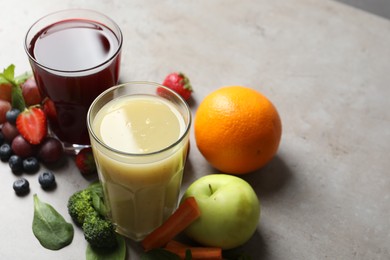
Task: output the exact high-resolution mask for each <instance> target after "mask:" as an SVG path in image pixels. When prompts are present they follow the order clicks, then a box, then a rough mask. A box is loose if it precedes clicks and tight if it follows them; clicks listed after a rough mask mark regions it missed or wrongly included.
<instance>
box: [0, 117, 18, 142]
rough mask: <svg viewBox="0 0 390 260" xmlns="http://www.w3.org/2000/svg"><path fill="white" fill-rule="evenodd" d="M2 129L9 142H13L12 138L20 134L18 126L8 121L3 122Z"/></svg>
mask: <svg viewBox="0 0 390 260" xmlns="http://www.w3.org/2000/svg"><path fill="white" fill-rule="evenodd" d="M1 131H2V133H3V135H4V139H5V141H6V142H8V143H12V140H14V138H15V137H16V136H18V135H19V131H18V129H17V128H16V126H14V125H13V124H11V123H10V122H8V121H7V122H5V123H4V124H3V128H2V129H1Z"/></svg>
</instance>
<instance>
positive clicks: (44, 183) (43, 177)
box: [38, 172, 56, 189]
mask: <svg viewBox="0 0 390 260" xmlns="http://www.w3.org/2000/svg"><path fill="white" fill-rule="evenodd" d="M38 182H39V184H41V187H42V188H43V189H50V188H53V187H54V186H55V184H56V179H55V177H54V174H53V173H52V172H43V173H41V174H40V175H39V177H38Z"/></svg>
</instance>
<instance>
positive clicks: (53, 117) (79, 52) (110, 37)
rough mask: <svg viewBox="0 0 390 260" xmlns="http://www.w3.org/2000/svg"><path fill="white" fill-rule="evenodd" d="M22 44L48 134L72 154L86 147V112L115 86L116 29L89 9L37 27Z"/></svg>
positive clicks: (117, 60) (54, 17) (56, 16)
mask: <svg viewBox="0 0 390 260" xmlns="http://www.w3.org/2000/svg"><path fill="white" fill-rule="evenodd" d="M24 44H25V50H26V53H27V55H28V58H29V61H30V64H31V67H32V70H33V73H34V77H35V79H36V82H37V85H38V88H39V90H40V92H41V94H42V95H43V96H44V97H45V101H44V109H45V110H46V112H47V113H46V114H47V116H48V121H49V125H50V129H51V130H52V132H53V133H54V134H55V135H56V136H57V137H58V138H59V139H60V140H61V141H62V142H63V143H64V146H65V149H67V150H68V151H69V152H70V153H73V152H75V150H77V149H81V148H82V147H84V146H89V143H90V141H89V135H88V131H87V127H86V116H87V111H88V108H89V106H90V105H91V103H92V101H93V100H94V99H95V98H96V97H97V96H98V95H99V94H100V93H101V92H103V91H104V90H106V89H108V88H109V87H112V86H114V85H116V84H117V83H118V78H119V65H120V55H121V47H122V33H121V30H120V28H119V27H118V25H117V24H116V23H115V22H114V21H113V20H111V19H110V18H109V17H107V16H105V15H103V14H101V13H98V12H95V11H92V10H85V9H69V10H63V11H59V12H55V13H52V14H49V15H47V16H44V17H42V18H41V19H39V20H38V21H37V22H35V23H34V24H33V25H32V26H31V28H30V29H29V30H28V32H27V34H26V38H25V42H24Z"/></svg>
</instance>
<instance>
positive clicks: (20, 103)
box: [11, 85, 26, 111]
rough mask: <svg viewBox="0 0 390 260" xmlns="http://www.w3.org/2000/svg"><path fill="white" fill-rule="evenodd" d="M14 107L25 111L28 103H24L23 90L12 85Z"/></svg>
mask: <svg viewBox="0 0 390 260" xmlns="http://www.w3.org/2000/svg"><path fill="white" fill-rule="evenodd" d="M11 97H12V107H13V108H17V109H19V111H23V110H24V109H25V108H26V103H25V102H24V98H23V93H22V88H21V87H19V85H12V93H11Z"/></svg>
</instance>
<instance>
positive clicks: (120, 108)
mask: <svg viewBox="0 0 390 260" xmlns="http://www.w3.org/2000/svg"><path fill="white" fill-rule="evenodd" d="M92 129H93V131H94V132H95V134H96V135H97V136H98V138H99V139H100V140H102V141H103V142H104V143H105V144H106V145H108V146H110V147H111V148H113V149H115V150H118V151H121V152H125V153H131V154H132V155H125V154H121V153H116V152H114V151H112V150H105V149H100V148H99V147H97V146H99V144H97V143H94V142H92V146H93V148H94V156H95V159H96V162H97V165H98V170H99V178H100V180H101V182H102V184H103V187H104V190H105V198H106V201H107V204H108V205H109V206H110V216H111V218H112V220H113V222H114V224H116V226H117V231H118V232H119V233H121V234H123V235H125V236H128V237H130V238H132V239H134V240H141V239H142V238H143V237H145V236H146V235H147V234H148V233H150V232H151V231H152V230H154V229H155V228H156V227H158V226H159V225H161V224H162V222H163V221H164V220H165V219H166V218H167V217H168V216H169V215H170V214H171V213H172V212H173V211H174V210H175V208H176V206H177V201H178V196H179V192H180V186H181V180H182V175H183V168H184V164H185V160H186V155H187V149H188V135H187V136H186V137H185V138H186V139H185V140H184V141H183V142H180V143H179V145H177V144H176V145H172V144H175V143H176V142H177V141H178V140H179V138H180V137H181V136H182V135H183V133H184V132H185V131H186V124H185V122H184V119H183V117H182V115H181V114H180V112H179V111H178V110H177V109H176V108H175V106H173V105H172V104H171V103H170V102H168V101H166V100H165V99H162V98H160V97H157V96H150V95H132V96H122V97H118V98H115V99H113V100H111V101H109V102H108V103H107V104H105V105H104V106H103V107H102V108H101V109H100V110H99V111H98V113H97V114H96V117H95V118H94V120H93V122H92ZM168 147H171V148H169V149H167V148H168ZM162 149H166V150H165V151H163V152H160V151H161V150H162Z"/></svg>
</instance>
